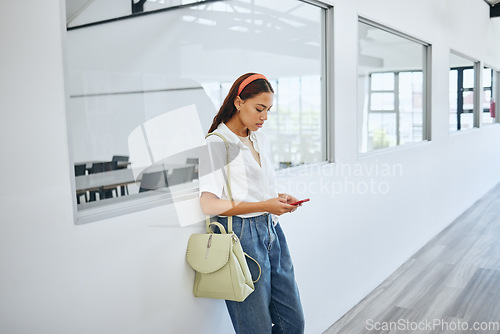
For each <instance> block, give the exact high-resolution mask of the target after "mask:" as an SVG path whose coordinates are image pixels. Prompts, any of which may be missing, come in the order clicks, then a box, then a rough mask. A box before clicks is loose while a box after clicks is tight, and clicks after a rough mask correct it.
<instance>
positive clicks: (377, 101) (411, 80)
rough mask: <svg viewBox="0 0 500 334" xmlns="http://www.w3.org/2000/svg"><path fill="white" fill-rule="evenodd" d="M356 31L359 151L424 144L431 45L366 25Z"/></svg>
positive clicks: (361, 23) (359, 26)
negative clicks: (359, 121)
mask: <svg viewBox="0 0 500 334" xmlns="http://www.w3.org/2000/svg"><path fill="white" fill-rule="evenodd" d="M358 28H359V36H360V37H359V38H360V40H359V45H360V48H359V64H358V72H359V74H360V76H359V94H358V96H359V99H360V101H359V103H358V106H359V111H358V112H359V115H360V118H361V120H362V127H361V128H360V137H361V138H360V139H361V140H360V143H361V147H360V150H361V152H368V151H371V150H376V149H380V148H385V147H392V146H398V145H404V144H409V143H414V142H419V141H422V140H424V139H425V133H424V126H423V124H424V105H425V102H424V94H423V92H424V81H425V80H424V76H425V75H424V73H425V67H426V63H425V61H426V59H425V54H426V48H427V47H426V46H425V45H423V44H419V43H417V42H415V41H413V40H410V39H406V38H404V37H401V36H399V35H397V34H394V33H391V32H389V31H386V30H383V29H380V28H377V27H374V26H371V25H369V24H367V23H364V22H359V25H358ZM403 55H404V56H403Z"/></svg>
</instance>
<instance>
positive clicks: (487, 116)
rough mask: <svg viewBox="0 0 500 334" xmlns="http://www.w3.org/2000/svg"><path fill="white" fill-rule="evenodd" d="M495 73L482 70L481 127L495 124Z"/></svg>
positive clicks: (487, 69) (487, 68) (485, 68)
mask: <svg viewBox="0 0 500 334" xmlns="http://www.w3.org/2000/svg"><path fill="white" fill-rule="evenodd" d="M496 75H497V71H495V70H493V69H491V68H489V67H484V68H483V96H482V103H481V104H482V107H481V123H482V124H483V125H489V124H494V123H495V122H496V119H497V117H496V110H495V109H496V99H495V91H496V89H497V87H496V85H495V84H494V83H495V82H496V78H495V76H496Z"/></svg>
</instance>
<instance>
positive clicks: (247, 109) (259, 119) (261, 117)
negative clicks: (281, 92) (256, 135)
mask: <svg viewBox="0 0 500 334" xmlns="http://www.w3.org/2000/svg"><path fill="white" fill-rule="evenodd" d="M273 98H274V94H273V93H270V92H269V93H268V92H265V93H260V94H259V95H256V96H254V97H252V98H249V99H246V100H242V99H240V98H239V97H238V98H236V100H235V101H234V105H235V106H236V109H238V110H239V112H237V114H238V116H239V118H240V120H241V122H242V123H243V125H244V126H245V127H246V128H248V129H249V130H250V131H257V130H258V129H260V128H261V127H262V126H263V125H264V122H265V121H266V120H267V113H268V112H269V111H270V109H271V107H272V106H273Z"/></svg>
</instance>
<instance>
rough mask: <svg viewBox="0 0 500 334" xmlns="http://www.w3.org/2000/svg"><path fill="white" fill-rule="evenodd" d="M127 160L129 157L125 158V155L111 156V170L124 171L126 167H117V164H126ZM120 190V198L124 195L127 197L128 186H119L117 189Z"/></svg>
mask: <svg viewBox="0 0 500 334" xmlns="http://www.w3.org/2000/svg"><path fill="white" fill-rule="evenodd" d="M128 159H129V157H128V156H126V155H113V158H112V159H111V163H112V168H113V169H125V168H127V166H126V165H121V166H119V164H118V163H119V162H128ZM119 188H120V193H121V196H125V195H128V194H129V193H128V186H126V185H125V186H121V187H119ZM117 195H118V191H117Z"/></svg>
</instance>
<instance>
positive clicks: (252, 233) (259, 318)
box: [200, 73, 304, 334]
mask: <svg viewBox="0 0 500 334" xmlns="http://www.w3.org/2000/svg"><path fill="white" fill-rule="evenodd" d="M273 97H274V91H273V89H272V87H271V84H270V83H269V81H268V80H267V79H266V78H265V77H264V76H263V75H261V74H255V73H247V74H244V75H242V76H241V77H239V78H238V79H237V80H236V81H235V82H234V84H233V86H232V87H231V89H230V91H229V93H228V95H227V97H226V99H225V100H224V103H223V105H222V107H221V108H220V110H219V113H218V114H217V115H216V116H215V118H214V121H213V124H212V126H211V128H210V131H209V132H216V133H219V134H221V135H223V136H224V137H225V138H226V140H227V141H228V142H229V144H230V147H229V155H230V157H229V159H230V164H229V167H230V187H231V191H232V198H233V200H232V201H230V200H228V199H227V198H228V196H227V189H226V184H225V182H226V181H225V172H224V171H223V170H224V169H223V168H221V167H223V166H224V165H225V164H226V159H227V157H226V152H227V150H226V147H225V145H224V142H223V140H222V139H221V138H219V137H218V136H209V137H208V138H207V144H208V149H209V154H208V156H207V157H206V159H203V158H200V171H201V174H200V175H202V176H200V202H201V207H202V210H203V212H204V213H205V214H208V215H218V221H219V222H220V223H222V224H223V225H224V226H225V227H226V229H227V216H233V231H234V233H236V235H237V236H239V238H240V241H241V245H242V247H243V250H244V251H245V252H246V253H247V254H248V255H249V256H251V257H252V258H254V259H255V260H257V261H258V262H259V264H260V266H261V268H262V275H261V277H260V280H259V281H258V282H257V283H255V291H254V292H253V293H251V294H250V295H249V296H248V297H247V298H246V299H245V301H243V302H235V301H226V305H227V308H228V311H229V315H230V316H231V320H232V323H233V327H234V329H235V331H236V333H256V334H265V333H303V332H304V315H303V311H302V306H301V302H300V296H299V291H298V288H297V284H296V282H295V277H294V270H293V265H292V261H291V258H290V254H289V251H288V246H287V244H286V240H285V236H284V234H283V231H282V229H281V226H280V224H279V223H278V222H277V216H280V215H282V214H284V213H287V212H293V211H295V210H296V208H297V206H294V205H291V203H294V202H296V201H297V199H296V198H295V197H293V196H291V195H287V194H277V193H276V190H275V188H274V167H273V164H272V160H271V157H270V151H269V148H268V147H267V142H266V138H265V137H264V135H263V134H262V133H260V132H257V130H258V129H259V128H261V127H262V126H263V125H264V122H265V121H266V120H267V114H268V112H269V111H270V109H271V107H272V104H273ZM249 267H250V271H251V272H252V276H253V277H254V278H256V277H257V275H258V269H257V268H256V265H255V264H254V263H252V261H249Z"/></svg>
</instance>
